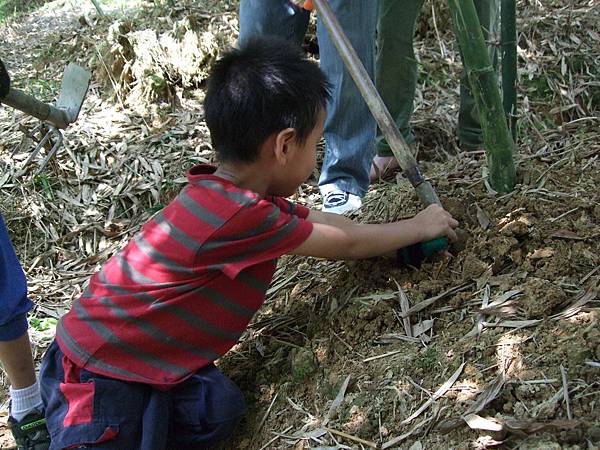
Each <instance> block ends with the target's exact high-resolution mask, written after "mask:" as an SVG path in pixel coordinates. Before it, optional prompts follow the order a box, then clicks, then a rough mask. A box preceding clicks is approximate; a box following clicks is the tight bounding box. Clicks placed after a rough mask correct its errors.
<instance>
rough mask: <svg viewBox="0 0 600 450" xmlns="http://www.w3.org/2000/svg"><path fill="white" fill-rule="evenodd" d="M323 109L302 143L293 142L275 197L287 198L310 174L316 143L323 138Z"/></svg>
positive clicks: (315, 153) (314, 162) (314, 157)
mask: <svg viewBox="0 0 600 450" xmlns="http://www.w3.org/2000/svg"><path fill="white" fill-rule="evenodd" d="M325 117H326V113H325V109H322V110H321V112H320V113H319V117H318V119H317V124H316V125H315V127H314V128H313V130H312V131H311V133H310V134H309V135H308V137H307V138H306V140H305V141H304V142H303V143H298V142H296V141H294V142H293V144H292V145H291V148H290V154H289V158H288V161H287V162H286V164H285V167H284V168H283V171H282V172H283V173H282V174H281V175H282V176H281V178H280V183H278V184H279V186H277V191H278V192H274V194H276V195H280V196H283V197H288V196H290V195H292V194H294V193H295V192H296V189H298V187H299V186H300V185H301V184H302V183H304V182H305V181H306V180H307V179H308V177H310V175H311V174H312V172H313V170H314V169H315V165H316V163H317V143H318V142H319V140H320V139H321V136H323V128H324V127H325Z"/></svg>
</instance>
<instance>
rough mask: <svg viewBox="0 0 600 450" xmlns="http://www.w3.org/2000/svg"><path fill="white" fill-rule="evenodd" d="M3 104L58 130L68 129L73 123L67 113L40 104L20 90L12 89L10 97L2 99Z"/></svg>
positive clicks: (9, 93) (9, 92)
mask: <svg viewBox="0 0 600 450" xmlns="http://www.w3.org/2000/svg"><path fill="white" fill-rule="evenodd" d="M2 103H5V104H7V105H8V106H11V107H13V108H15V109H18V110H19V111H23V112H24V113H27V114H29V115H31V116H33V117H35V118H36V119H40V120H43V121H46V122H50V123H52V124H53V125H55V126H56V127H57V128H63V129H64V128H67V126H68V125H69V123H70V122H71V121H70V120H69V115H68V114H67V112H66V111H63V110H62V109H58V108H55V107H54V106H52V105H48V104H46V103H43V102H40V101H39V100H36V99H35V98H33V97H32V96H31V95H27V94H25V93H24V92H22V91H20V90H18V89H13V88H11V89H10V90H9V91H8V95H7V96H6V97H4V98H3V99H2Z"/></svg>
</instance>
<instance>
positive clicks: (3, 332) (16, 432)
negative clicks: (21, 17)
mask: <svg viewBox="0 0 600 450" xmlns="http://www.w3.org/2000/svg"><path fill="white" fill-rule="evenodd" d="M9 89H10V77H9V76H8V72H7V71H6V68H5V67H4V63H3V62H2V60H0V103H1V100H2V99H3V98H4V97H6V95H7V94H8V91H9ZM32 306H33V303H32V302H31V300H29V298H28V297H27V281H26V280H25V274H24V273H23V269H22V268H21V265H20V264H19V260H18V259H17V255H16V254H15V250H14V249H13V246H12V243H11V241H10V237H9V235H8V230H7V229H6V226H5V225H4V219H3V218H2V214H0V362H1V363H2V368H3V369H4V372H5V373H6V375H7V377H8V380H9V381H10V384H11V386H10V388H9V395H10V416H9V418H8V423H9V425H10V429H11V431H12V433H13V436H14V438H15V442H16V443H17V449H18V450H47V449H48V447H49V446H50V437H49V435H48V431H47V430H46V422H45V420H44V416H43V414H42V410H43V404H42V398H41V396H40V387H39V384H38V382H37V379H36V377H35V368H34V364H33V357H32V355H31V347H30V343H29V334H28V332H27V312H28V311H29V310H30V309H31V308H32Z"/></svg>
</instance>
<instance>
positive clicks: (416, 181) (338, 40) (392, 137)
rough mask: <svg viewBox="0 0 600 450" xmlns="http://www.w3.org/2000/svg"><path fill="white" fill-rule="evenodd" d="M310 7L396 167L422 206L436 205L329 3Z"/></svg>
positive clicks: (321, 1)
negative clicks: (366, 108)
mask: <svg viewBox="0 0 600 450" xmlns="http://www.w3.org/2000/svg"><path fill="white" fill-rule="evenodd" d="M313 3H314V4H315V6H316V9H317V12H318V14H319V16H320V17H321V22H322V23H323V25H324V26H325V28H327V31H328V32H329V36H330V37H331V40H332V41H333V43H334V45H335V46H336V48H337V50H338V52H339V54H340V56H341V58H342V60H343V61H344V64H345V65H346V69H347V70H348V72H349V73H350V75H351V76H352V78H353V79H354V82H355V83H356V86H357V87H358V90H359V91H360V93H361V95H362V96H363V98H364V100H365V102H366V103H367V106H368V107H369V109H370V110H371V113H372V114H373V117H375V120H376V121H377V124H378V125H379V129H380V130H381V132H382V133H383V135H384V136H385V138H386V139H387V142H388V144H389V146H390V148H391V150H392V152H393V153H394V156H395V157H396V159H397V160H398V163H399V164H400V167H402V170H403V171H404V174H405V175H406V177H407V178H408V179H409V181H410V182H411V183H412V185H413V186H414V188H415V190H416V191H417V195H418V196H419V198H420V199H421V201H422V202H423V203H424V204H425V205H426V206H427V205H430V204H432V203H437V204H438V205H439V204H440V200H439V198H438V196H437V194H436V193H435V190H434V189H433V187H432V186H431V184H430V183H429V182H428V181H426V180H425V179H424V178H423V176H422V175H421V171H420V170H419V166H418V165H417V161H416V160H415V158H414V156H413V155H412V153H411V152H410V148H409V147H408V145H407V144H406V142H405V141H404V139H403V138H402V135H401V134H400V132H399V131H398V127H397V126H396V124H395V122H394V119H392V116H391V115H390V113H389V111H388V109H387V108H386V106H385V103H384V102H383V100H382V99H381V97H380V96H379V93H378V92H377V89H376V88H375V85H374V84H373V82H372V81H371V78H370V77H369V74H368V73H367V71H366V69H365V67H364V66H363V64H362V63H361V62H360V59H359V58H358V55H357V54H356V51H355V50H354V48H353V47H352V44H350V41H349V40H348V38H347V37H346V34H345V33H344V31H343V30H342V28H341V26H340V24H339V22H338V20H337V18H336V17H335V14H334V13H333V11H332V9H331V7H330V6H329V2H327V0H313Z"/></svg>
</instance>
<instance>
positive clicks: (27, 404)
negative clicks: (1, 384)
mask: <svg viewBox="0 0 600 450" xmlns="http://www.w3.org/2000/svg"><path fill="white" fill-rule="evenodd" d="M9 392H10V400H11V402H10V415H11V416H12V417H13V418H14V419H15V420H16V421H18V422H20V421H21V420H23V418H24V417H25V416H26V415H27V414H29V413H30V412H31V411H33V410H34V409H37V410H39V411H42V410H43V409H44V404H43V403H42V396H41V395H40V385H39V383H38V382H37V381H36V382H35V383H33V384H32V385H31V386H29V387H26V388H23V389H13V388H12V386H11V387H10V388H9Z"/></svg>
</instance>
